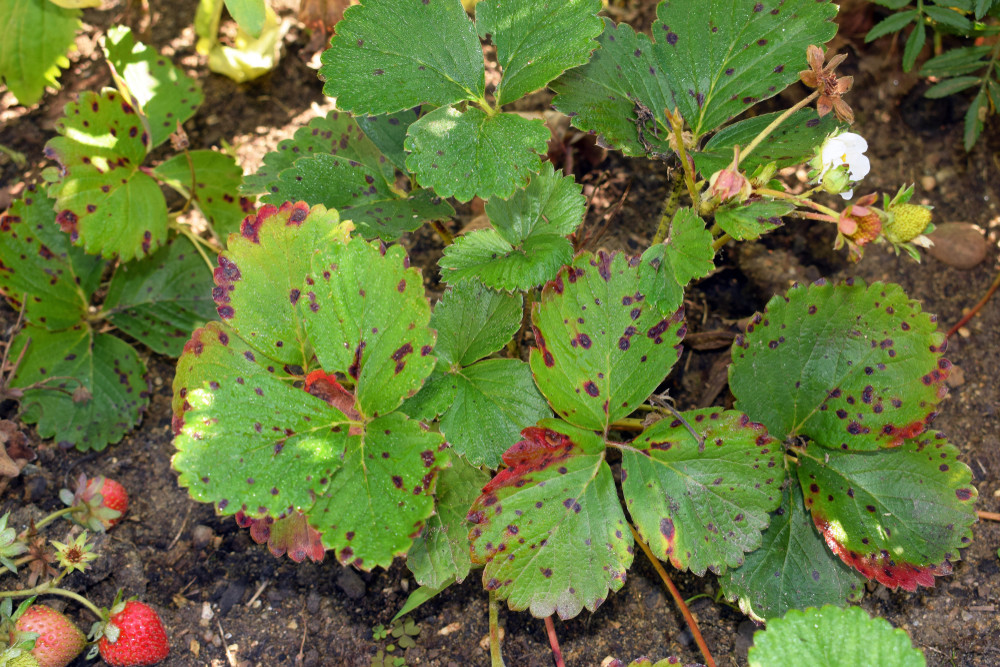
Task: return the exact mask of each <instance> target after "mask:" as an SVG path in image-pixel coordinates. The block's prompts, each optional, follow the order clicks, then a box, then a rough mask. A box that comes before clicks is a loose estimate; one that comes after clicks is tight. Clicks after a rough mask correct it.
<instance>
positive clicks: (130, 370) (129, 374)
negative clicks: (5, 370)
mask: <svg viewBox="0 0 1000 667" xmlns="http://www.w3.org/2000/svg"><path fill="white" fill-rule="evenodd" d="M25 345H27V346H28V351H27V352H26V353H25V355H24V359H23V360H22V362H21V365H20V366H19V367H18V369H17V373H16V374H15V375H14V379H13V381H12V382H11V386H13V387H26V386H28V385H30V384H33V383H35V382H40V381H43V380H46V379H48V378H52V379H51V380H49V381H48V382H47V384H46V387H47V388H46V389H32V390H30V391H26V392H25V394H24V398H23V399H22V400H21V407H22V413H21V419H22V421H24V422H25V423H28V424H36V425H37V428H38V435H39V436H40V437H41V438H43V439H46V440H48V439H50V438H51V439H53V440H55V441H56V442H57V443H60V444H62V445H65V446H66V447H71V446H75V447H76V448H77V449H79V450H83V451H86V450H88V449H96V450H101V449H104V448H105V447H106V446H107V445H108V443H113V442H118V441H119V440H121V439H122V436H124V435H125V434H126V433H128V432H129V431H131V430H132V429H133V428H135V426H136V425H137V424H138V423H139V419H140V416H141V415H142V412H143V411H144V410H145V409H146V405H147V404H148V403H149V393H148V387H147V385H146V380H145V378H144V377H143V376H144V374H145V372H146V365H145V364H144V363H143V362H142V360H141V359H139V357H138V356H137V355H136V353H135V350H133V349H132V348H131V347H130V346H129V345H128V343H126V342H125V341H123V340H121V339H119V338H115V337H114V336H111V335H109V334H100V333H96V332H94V331H93V330H92V329H91V328H90V327H89V326H87V325H85V324H78V325H76V326H74V327H72V328H70V329H65V330H63V331H56V332H52V331H47V330H45V329H42V328H39V327H36V326H32V325H27V326H25V327H24V328H23V329H22V330H21V332H20V333H19V334H18V335H17V337H16V338H15V339H14V342H13V347H12V348H11V352H10V354H11V358H12V359H17V357H18V355H20V354H21V350H22V349H23V348H24V346H25ZM81 386H82V387H84V388H85V389H86V390H87V391H88V392H89V393H90V398H89V399H86V400H81V401H80V402H75V401H74V400H73V396H72V394H73V391H74V390H76V389H77V388H79V387H81Z"/></svg>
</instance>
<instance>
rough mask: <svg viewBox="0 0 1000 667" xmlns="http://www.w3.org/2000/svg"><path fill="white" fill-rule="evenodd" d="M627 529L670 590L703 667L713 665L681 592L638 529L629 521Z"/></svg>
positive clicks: (713, 666) (711, 666) (709, 652)
mask: <svg viewBox="0 0 1000 667" xmlns="http://www.w3.org/2000/svg"><path fill="white" fill-rule="evenodd" d="M628 527H629V530H631V531H632V537H634V538H635V541H636V542H638V543H639V547H640V548H642V552H643V553H644V554H646V558H648V559H649V562H650V563H652V564H653V569H654V570H656V573H657V574H658V575H660V579H662V580H663V585H664V586H666V587H667V590H668V591H670V595H671V596H672V597H673V598H674V603H675V604H676V605H677V608H678V609H679V610H680V612H681V615H682V616H684V620H685V621H686V622H687V624H688V627H689V628H691V636H692V637H694V641H695V643H696V644H697V645H698V649H699V650H701V655H702V657H704V658H705V667H715V660H714V659H713V658H712V653H711V651H709V650H708V645H707V644H706V643H705V638H704V637H702V636H701V630H699V629H698V622H697V621H696V620H694V616H692V615H691V610H690V609H688V606H687V604H685V603H684V598H683V597H681V592H680V591H679V590H677V587H676V586H675V585H674V582H673V581H671V579H670V575H668V574H667V571H666V570H664V569H663V565H661V564H660V560H659V559H658V558H657V557H656V556H654V555H653V552H652V551H651V550H650V548H649V546H648V545H647V544H646V543H645V542H643V540H642V537H640V536H639V531H637V530H636V529H635V526H633V525H632V523H631V522H629V524H628Z"/></svg>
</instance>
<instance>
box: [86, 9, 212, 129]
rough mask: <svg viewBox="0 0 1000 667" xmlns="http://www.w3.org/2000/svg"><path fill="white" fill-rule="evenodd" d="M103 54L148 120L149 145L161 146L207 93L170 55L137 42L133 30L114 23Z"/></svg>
mask: <svg viewBox="0 0 1000 667" xmlns="http://www.w3.org/2000/svg"><path fill="white" fill-rule="evenodd" d="M104 55H105V56H106V57H107V59H108V62H109V63H110V64H111V67H112V72H113V76H114V77H115V83H116V84H117V85H118V87H119V90H120V91H121V92H122V93H123V94H126V92H127V94H128V95H129V96H130V97H129V99H130V100H131V101H132V103H133V106H138V107H139V108H140V109H142V113H143V114H144V115H145V116H146V119H147V120H148V122H149V134H150V137H151V139H152V140H151V143H150V147H151V148H152V147H154V146H159V145H160V144H162V143H163V142H164V141H166V140H167V138H168V137H169V136H170V135H171V133H173V132H175V131H176V130H177V123H182V124H183V123H184V121H186V120H187V119H188V118H190V117H191V116H193V115H194V112H195V111H197V110H198V107H200V106H201V103H202V102H203V101H204V99H205V96H204V95H203V94H202V92H201V86H200V85H199V84H198V82H197V81H195V80H194V79H192V78H190V77H189V76H187V75H185V74H184V73H183V72H182V71H181V70H179V69H177V68H176V67H174V66H173V64H172V63H171V62H170V59H169V58H166V57H164V56H161V55H160V54H159V53H157V52H156V51H154V50H153V49H151V48H149V47H148V46H146V45H145V44H143V43H142V42H136V41H135V37H134V36H133V35H132V31H131V30H129V29H128V28H126V27H124V26H113V27H112V28H111V29H110V30H108V32H107V35H106V36H105V38H104Z"/></svg>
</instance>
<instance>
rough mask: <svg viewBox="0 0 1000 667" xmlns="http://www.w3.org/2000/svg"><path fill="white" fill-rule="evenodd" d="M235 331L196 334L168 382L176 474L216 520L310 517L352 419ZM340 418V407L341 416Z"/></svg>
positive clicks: (209, 329)
mask: <svg viewBox="0 0 1000 667" xmlns="http://www.w3.org/2000/svg"><path fill="white" fill-rule="evenodd" d="M294 370H295V369H291V368H289V367H283V366H282V365H281V363H280V360H277V359H272V358H269V357H267V356H265V355H264V354H261V353H260V352H259V351H255V350H254V349H253V348H251V347H250V346H249V345H247V343H246V342H245V341H244V340H243V339H242V338H241V337H240V334H239V333H238V332H237V331H235V330H234V329H233V328H232V327H230V326H228V325H226V324H221V323H219V322H210V323H209V324H208V325H207V326H206V327H204V328H202V329H198V330H197V331H195V332H194V335H193V336H192V337H191V340H190V341H188V343H187V344H186V345H185V346H184V354H183V355H181V358H180V359H179V360H178V361H177V376H176V378H175V379H174V400H173V411H174V436H175V437H174V446H175V447H176V448H177V453H176V454H175V455H174V459H173V466H174V468H175V469H176V470H177V471H178V472H179V473H180V478H179V480H178V483H179V484H180V485H181V486H184V487H187V489H188V492H189V493H190V494H191V496H192V497H193V498H194V499H195V500H200V501H202V502H210V503H214V504H215V507H216V509H217V511H218V512H220V513H221V514H227V515H228V514H234V513H236V512H238V511H243V512H245V513H246V514H247V515H249V516H251V517H255V518H262V517H264V516H268V515H270V516H274V517H279V516H283V515H286V514H290V513H291V511H292V510H297V509H306V510H308V508H311V507H312V506H313V504H314V502H315V496H316V495H318V494H320V493H322V492H323V491H325V490H326V488H327V487H328V486H329V483H330V476H331V475H332V474H333V473H334V472H335V471H336V470H337V469H338V468H340V467H341V465H342V464H343V458H344V450H345V448H346V447H347V441H348V427H349V425H350V421H351V420H350V419H349V418H348V417H346V416H345V415H344V413H343V411H342V410H340V409H338V408H337V407H336V406H334V405H331V404H328V402H327V401H326V400H324V396H323V394H322V392H320V391H317V390H313V391H306V390H304V389H303V388H301V384H300V385H299V387H296V386H294V384H293V383H294V382H295V381H299V382H301V381H302V377H301V376H300V375H298V374H296V373H294V372H293V371H294ZM345 409H346V408H345Z"/></svg>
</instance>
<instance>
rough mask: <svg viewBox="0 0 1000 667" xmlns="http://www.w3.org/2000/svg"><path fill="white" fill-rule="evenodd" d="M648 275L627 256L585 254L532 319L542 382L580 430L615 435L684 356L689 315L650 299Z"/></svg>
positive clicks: (553, 285)
mask: <svg viewBox="0 0 1000 667" xmlns="http://www.w3.org/2000/svg"><path fill="white" fill-rule="evenodd" d="M647 270H648V269H647V267H646V266H645V265H643V264H641V263H640V262H639V261H638V260H637V259H631V260H630V259H628V258H626V257H625V255H622V254H620V253H615V254H613V255H608V254H607V253H605V252H603V251H602V252H599V253H598V254H597V255H596V256H595V255H591V254H590V253H584V254H582V255H580V256H579V257H577V258H576V260H575V261H574V262H573V264H572V266H567V267H564V268H563V269H561V270H560V271H559V275H558V276H556V278H555V280H552V281H550V282H549V283H548V284H547V285H545V288H544V289H543V290H542V296H541V301H540V302H538V303H537V304H536V305H535V307H534V309H533V311H532V317H531V321H532V326H533V329H534V333H535V343H536V345H537V346H538V347H535V348H532V350H531V371H532V373H533V374H534V376H535V382H536V383H537V384H538V388H539V389H540V390H541V391H542V393H543V394H544V395H545V397H546V398H547V399H548V400H549V403H551V404H552V406H553V408H555V410H556V413H557V414H559V415H561V416H562V417H564V418H565V419H566V420H567V421H569V422H570V423H572V424H574V425H576V426H580V427H583V428H589V429H593V430H597V431H601V432H607V429H608V428H609V427H610V425H611V423H612V422H614V421H616V420H618V419H620V418H622V417H624V416H626V415H628V414H629V413H631V412H632V411H633V410H635V408H636V406H637V405H638V404H639V403H641V402H642V401H644V400H646V398H647V397H648V396H649V395H650V393H652V392H653V390H654V389H656V387H657V385H659V384H660V383H661V382H662V381H663V379H664V378H665V377H666V375H667V373H668V372H669V371H670V367H671V366H672V365H673V364H674V363H675V362H676V361H677V359H678V357H679V356H680V341H681V339H682V338H683V337H684V333H685V331H686V329H685V327H684V326H683V324H682V321H683V316H684V312H683V310H677V311H676V312H673V313H671V312H665V311H664V310H663V309H662V308H661V305H665V304H661V303H659V301H658V299H652V298H647V294H646V293H645V292H643V291H642V288H643V286H644V284H648V281H645V280H644V277H643V275H644V272H646V271H647ZM668 307H669V306H668Z"/></svg>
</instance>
